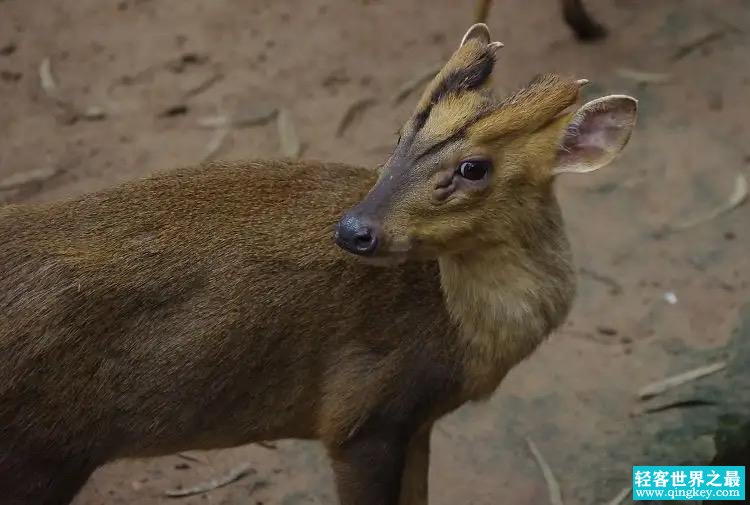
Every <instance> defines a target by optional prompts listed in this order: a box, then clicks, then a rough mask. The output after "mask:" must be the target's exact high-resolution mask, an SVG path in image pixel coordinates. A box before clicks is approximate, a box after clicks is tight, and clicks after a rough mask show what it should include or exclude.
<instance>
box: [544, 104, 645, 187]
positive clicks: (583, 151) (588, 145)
mask: <svg viewBox="0 0 750 505" xmlns="http://www.w3.org/2000/svg"><path fill="white" fill-rule="evenodd" d="M637 112H638V102H637V101H636V100H635V98H632V97H629V96H626V95H610V96H605V97H603V98H598V99H596V100H592V101H591V102H589V103H587V104H586V105H584V106H583V107H581V108H580V109H578V111H577V112H576V113H575V114H573V116H572V118H571V120H570V122H569V123H568V125H567V127H566V128H565V132H564V134H563V139H562V141H561V142H560V147H559V149H558V152H557V159H556V164H555V167H554V169H553V170H552V173H553V174H560V173H565V172H575V173H585V172H593V171H594V170H598V169H600V168H601V167H603V166H605V165H607V164H609V163H610V162H611V161H612V160H613V159H615V157H617V155H618V154H619V153H620V151H622V148H623V147H625V144H627V143H628V140H629V139H630V133H631V132H632V130H633V126H635V118H636V115H637Z"/></svg>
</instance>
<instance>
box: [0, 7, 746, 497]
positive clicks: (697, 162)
mask: <svg viewBox="0 0 750 505" xmlns="http://www.w3.org/2000/svg"><path fill="white" fill-rule="evenodd" d="M587 7H588V9H589V10H590V12H591V14H592V15H593V16H594V17H595V18H596V19H597V20H598V21H599V22H601V23H602V24H603V25H605V26H606V27H607V29H608V32H609V33H608V36H607V38H606V39H604V40H601V41H598V42H596V43H588V44H583V43H581V42H579V41H577V40H576V39H575V37H574V36H573V35H572V34H571V32H570V31H569V29H568V27H567V26H566V25H565V23H564V22H563V20H562V16H561V9H560V5H559V3H558V2H557V1H556V0H533V1H529V0H502V1H496V2H495V5H493V6H492V9H491V10H490V13H489V17H488V20H487V22H488V24H489V26H490V29H491V31H492V34H493V38H495V39H496V40H501V41H503V42H504V43H505V48H504V49H502V50H501V51H500V52H499V59H498V64H497V65H496V70H495V88H496V90H497V92H498V93H499V94H500V95H503V94H505V93H508V92H510V91H512V90H513V89H515V88H517V87H519V86H521V85H523V84H524V83H525V82H526V81H528V80H529V79H531V78H532V77H533V76H534V75H535V74H537V73H542V72H551V71H557V72H563V73H572V74H575V75H576V76H577V77H579V78H588V79H590V80H591V81H592V83H591V84H590V85H589V86H588V87H586V88H585V94H586V98H592V97H597V96H601V95H604V94H611V93H627V94H631V95H633V96H635V97H636V98H638V100H639V101H640V116H639V123H638V126H637V129H636V131H635V133H634V135H633V138H632V140H631V143H630V145H629V146H628V147H627V148H626V149H625V152H624V154H623V156H622V157H621V158H620V159H619V160H618V161H617V162H615V163H614V164H613V165H612V166H610V167H608V168H606V169H604V170H602V171H601V172H597V173H596V174H591V175H581V176H567V177H562V178H561V179H560V180H559V183H558V188H557V189H558V194H559V197H560V201H561V204H562V207H563V211H564V215H565V217H566V220H567V224H568V229H569V232H570V235H571V241H572V243H573V247H574V251H575V254H576V261H577V265H578V267H579V274H580V287H579V296H578V300H577V304H576V307H575V310H574V311H573V313H572V315H571V317H570V319H569V321H568V323H567V324H566V326H565V327H564V328H562V329H561V330H560V331H558V332H557V333H555V334H554V335H553V336H552V338H551V339H550V341H549V342H547V343H546V344H545V345H544V346H543V347H542V348H541V349H540V351H539V352H537V353H536V354H535V355H534V356H533V357H532V358H531V359H529V360H528V361H526V362H524V363H522V364H521V365H520V366H518V367H517V368H516V369H515V370H513V372H511V374H510V375H509V377H508V378H507V379H506V381H505V383H504V384H503V385H502V386H501V388H500V390H499V391H498V393H497V394H496V395H495V396H494V397H493V398H492V400H490V401H489V402H488V403H486V404H481V405H474V406H469V407H465V408H463V409H461V410H460V411H459V412H457V413H455V414H453V415H451V416H449V417H448V418H446V419H445V420H444V421H442V422H440V423H439V424H438V427H437V429H436V431H435V434H434V437H433V447H434V450H433V463H432V468H431V485H432V487H431V499H432V500H431V502H432V503H435V504H445V505H447V504H477V505H495V504H498V503H512V504H516V505H526V504H530V505H531V504H534V505H536V504H544V503H549V497H548V492H547V483H546V481H545V478H544V477H543V476H542V474H541V472H540V469H539V465H538V464H537V462H536V460H535V459H534V457H533V456H532V454H531V452H530V450H529V447H528V442H527V440H532V441H533V443H534V444H535V445H536V447H537V448H538V449H539V452H540V453H541V455H542V457H543V459H544V460H545V461H546V462H547V464H548V465H549V467H550V468H551V470H552V472H553V473H554V474H555V476H556V479H557V481H558V482H559V485H560V487H561V490H562V495H563V499H564V502H565V504H566V505H574V504H584V505H590V504H602V505H604V504H606V503H610V502H611V503H615V502H614V501H611V500H613V499H616V498H617V495H618V493H620V492H621V491H622V490H623V489H624V488H626V487H627V486H629V484H630V481H631V467H632V465H634V464H675V465H676V464H707V463H709V462H711V461H719V462H722V461H723V462H734V463H736V464H742V463H745V464H747V463H750V457H748V453H747V452H746V451H747V440H748V439H750V392H749V391H750V304H749V303H748V293H750V284H749V282H750V254H748V251H750V247H749V246H750V226H748V223H749V222H750V221H749V219H748V218H750V210H749V208H748V206H747V205H744V206H743V205H742V204H743V201H744V199H745V198H744V195H745V193H746V192H747V183H746V177H747V176H748V175H750V173H749V172H750V128H748V126H747V118H748V113H750V65H749V64H748V62H749V61H750V57H749V54H750V3H749V2H748V1H746V0H744V1H743V0H660V1H658V2H655V1H645V0H644V1H633V0H590V1H589V2H587ZM474 8H475V6H474V2H473V1H462V2H459V1H455V0H429V1H428V0H389V1H377V0H370V1H362V0H359V1H354V0H309V1H308V0H306V1H301V0H299V1H290V2H285V1H279V0H276V1H270V0H268V1H262V0H210V1H207V0H58V1H55V2H48V1H43V0H0V203H15V202H33V201H49V200H54V199H61V198H67V197H71V196H74V195H78V194H81V193H83V192H87V191H93V190H97V189H100V188H104V187H107V186H111V185H114V184H117V183H119V182H121V181H125V180H128V179H133V178H137V177H142V176H146V175H148V174H151V173H153V172H155V171H159V170H165V169H169V168H173V167H178V166H184V165H191V164H195V163H198V162H200V161H202V160H207V159H216V158H225V159H227V158H258V157H260V158H267V157H279V156H301V157H304V158H318V159H324V160H330V161H341V162H348V163H353V164H358V165H364V166H372V167H375V166H376V165H377V164H378V163H380V162H382V161H383V160H384V159H385V157H386V156H387V154H388V152H389V150H390V148H391V146H392V144H393V143H394V141H395V132H396V130H397V128H398V127H399V126H400V124H401V122H402V121H404V120H405V119H406V118H407V117H408V116H409V113H410V111H411V110H412V108H413V107H414V104H415V103H416V99H417V97H418V94H419V91H420V88H421V86H422V85H423V84H424V83H425V80H426V79H427V78H429V76H430V75H431V74H430V73H431V72H434V71H435V70H436V69H437V68H438V67H439V65H440V64H442V63H443V62H444V61H445V59H446V58H447V57H448V56H449V55H450V53H451V52H452V51H453V50H454V49H455V48H456V46H457V45H458V42H459V40H460V37H461V36H462V35H463V33H464V31H465V30H466V28H467V27H468V26H469V25H470V24H471V23H472V22H473V16H474ZM426 76H427V77H426ZM248 198H253V195H252V194H249V195H248ZM695 370H697V372H696V374H695V375H702V374H705V376H704V377H702V378H699V379H695V380H689V381H687V382H686V383H684V384H682V385H679V386H677V387H673V388H670V389H668V390H666V391H665V392H663V393H661V394H658V395H656V396H654V397H653V398H650V399H645V400H644V399H641V398H639V394H638V393H639V391H640V390H641V388H643V387H645V386H647V385H649V384H651V383H654V382H658V381H661V380H663V379H665V378H667V377H670V376H673V375H679V374H681V373H683V372H689V371H695ZM743 444H744V445H743ZM743 451H745V452H743ZM743 458H744V459H743ZM243 468H244V469H247V471H246V472H245V473H246V475H245V476H244V477H243V478H241V479H239V480H237V481H236V482H234V483H233V484H231V485H228V486H224V487H220V488H217V489H212V490H210V491H209V492H206V493H201V494H195V495H192V496H187V497H184V498H179V499H176V498H169V497H167V496H166V494H165V491H167V490H170V489H179V488H183V489H184V488H190V487H192V486H195V485H197V484H201V483H205V482H207V481H210V480H211V479H215V478H220V477H221V476H224V475H227V473H231V472H233V471H236V470H237V469H243ZM167 502H169V503H180V504H185V505H187V504H205V503H208V504H217V505H218V504H227V505H232V504H256V505H261V504H268V505H272V504H281V505H297V504H327V503H333V502H334V492H333V486H332V480H331V474H330V471H329V469H328V463H327V460H326V458H325V455H324V453H323V452H322V451H321V450H320V448H319V447H318V446H317V445H316V444H314V443H302V442H279V443H274V444H271V445H267V446H261V445H253V446H248V447H241V448H236V449H231V450H222V451H212V452H203V453H198V452H196V453H186V454H182V455H175V456H169V457H164V458H157V459H150V460H130V461H119V462H116V463H114V464H112V465H109V466H107V467H105V468H102V469H100V470H99V471H97V473H96V474H95V475H94V477H93V479H92V480H91V481H90V482H89V483H88V485H87V486H86V488H85V489H84V490H83V491H82V493H81V495H80V496H79V497H78V498H77V500H76V501H75V505H95V504H96V505H100V504H107V505H109V504H133V503H138V504H142V505H156V504H161V503H167ZM623 503H630V499H629V498H627V499H624V501H623ZM641 503H643V502H641Z"/></svg>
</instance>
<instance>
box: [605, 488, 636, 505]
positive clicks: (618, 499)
mask: <svg viewBox="0 0 750 505" xmlns="http://www.w3.org/2000/svg"><path fill="white" fill-rule="evenodd" d="M632 489H633V488H632V487H631V486H628V487H626V488H625V489H623V490H622V491H620V492H619V493H617V494H616V495H615V497H614V498H612V499H611V500H609V501H608V502H607V503H605V504H604V505H620V503H622V501H623V500H624V499H625V498H627V497H628V494H629V493H630V491H631V490H632Z"/></svg>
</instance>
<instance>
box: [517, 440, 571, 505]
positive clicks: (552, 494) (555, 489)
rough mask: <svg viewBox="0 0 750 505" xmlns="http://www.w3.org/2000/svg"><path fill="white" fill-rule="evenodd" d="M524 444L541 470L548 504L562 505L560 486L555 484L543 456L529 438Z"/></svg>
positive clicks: (553, 476) (553, 475)
mask: <svg viewBox="0 0 750 505" xmlns="http://www.w3.org/2000/svg"><path fill="white" fill-rule="evenodd" d="M526 443H527V444H528V446H529V450H530V451H531V454H532V455H533V456H534V459H535V460H536V464H537V465H539V468H540V470H542V475H543V476H544V480H545V481H546V482H547V491H548V492H549V501H550V503H551V504H552V505H564V504H563V500H562V493H561V492H560V484H558V483H557V479H555V474H553V473H552V469H551V468H550V467H549V465H548V464H547V462H546V461H545V460H544V456H542V453H541V452H540V451H539V449H537V447H536V444H534V442H533V441H532V440H531V438H529V437H526Z"/></svg>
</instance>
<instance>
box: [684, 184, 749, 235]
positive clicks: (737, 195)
mask: <svg viewBox="0 0 750 505" xmlns="http://www.w3.org/2000/svg"><path fill="white" fill-rule="evenodd" d="M747 193H748V191H747V179H746V178H745V175H744V174H737V178H736V179H735V180H734V189H733V190H732V194H731V195H729V199H727V201H726V202H725V203H723V204H722V205H719V206H718V207H716V208H715V209H714V210H712V211H711V212H709V213H707V214H706V215H704V216H700V217H696V218H693V219H689V220H688V221H685V222H683V223H680V224H677V225H674V226H671V227H670V229H672V230H685V229H687V228H692V227H693V226H697V225H699V224H703V223H706V222H708V221H711V220H712V219H716V218H717V217H719V216H721V215H722V214H726V213H727V212H729V211H731V210H732V209H734V208H735V207H739V206H740V205H742V203H743V202H744V201H745V200H746V199H747Z"/></svg>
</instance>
